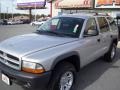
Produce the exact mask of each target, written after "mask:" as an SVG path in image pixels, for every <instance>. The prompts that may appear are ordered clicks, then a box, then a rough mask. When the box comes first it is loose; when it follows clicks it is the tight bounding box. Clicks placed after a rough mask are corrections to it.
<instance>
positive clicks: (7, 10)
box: [6, 7, 8, 19]
mask: <svg viewBox="0 0 120 90" xmlns="http://www.w3.org/2000/svg"><path fill="white" fill-rule="evenodd" d="M6 9H7V15H6V19H8V7H6Z"/></svg>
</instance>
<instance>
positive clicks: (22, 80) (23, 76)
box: [0, 63, 51, 90]
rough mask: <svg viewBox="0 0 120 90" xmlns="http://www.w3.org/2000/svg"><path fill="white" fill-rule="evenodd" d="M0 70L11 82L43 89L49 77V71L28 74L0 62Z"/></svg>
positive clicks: (34, 88) (34, 89)
mask: <svg viewBox="0 0 120 90" xmlns="http://www.w3.org/2000/svg"><path fill="white" fill-rule="evenodd" d="M0 71H1V73H3V74H5V75H6V76H8V77H9V78H10V81H11V84H12V83H17V84H19V85H21V86H23V87H25V88H32V89H33V90H36V89H37V88H39V90H45V89H46V87H47V85H48V82H49V80H50V77H51V72H46V73H44V74H30V73H25V72H22V71H18V70H14V69H12V68H9V67H7V66H6V65H3V64H2V63H0Z"/></svg>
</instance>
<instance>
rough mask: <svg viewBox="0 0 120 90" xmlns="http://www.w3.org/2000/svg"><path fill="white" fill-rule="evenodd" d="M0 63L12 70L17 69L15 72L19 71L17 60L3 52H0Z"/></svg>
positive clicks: (18, 61)
mask: <svg viewBox="0 0 120 90" xmlns="http://www.w3.org/2000/svg"><path fill="white" fill-rule="evenodd" d="M0 62H2V63H3V64H5V65H7V66H9V67H12V68H14V69H17V70H19V69H20V60H19V58H17V57H15V56H12V55H10V54H7V53H5V52H3V51H0Z"/></svg>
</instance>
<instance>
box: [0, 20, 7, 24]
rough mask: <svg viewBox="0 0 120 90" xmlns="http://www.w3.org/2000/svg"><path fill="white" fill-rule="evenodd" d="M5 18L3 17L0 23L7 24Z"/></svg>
mask: <svg viewBox="0 0 120 90" xmlns="http://www.w3.org/2000/svg"><path fill="white" fill-rule="evenodd" d="M7 24H8V23H7V20H5V19H3V20H0V25H7Z"/></svg>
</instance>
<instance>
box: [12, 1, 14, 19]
mask: <svg viewBox="0 0 120 90" xmlns="http://www.w3.org/2000/svg"><path fill="white" fill-rule="evenodd" d="M13 7H14V0H12V20H13V17H14V15H13Z"/></svg>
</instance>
